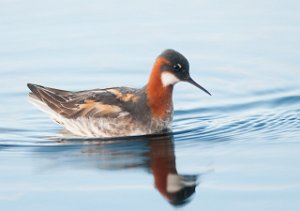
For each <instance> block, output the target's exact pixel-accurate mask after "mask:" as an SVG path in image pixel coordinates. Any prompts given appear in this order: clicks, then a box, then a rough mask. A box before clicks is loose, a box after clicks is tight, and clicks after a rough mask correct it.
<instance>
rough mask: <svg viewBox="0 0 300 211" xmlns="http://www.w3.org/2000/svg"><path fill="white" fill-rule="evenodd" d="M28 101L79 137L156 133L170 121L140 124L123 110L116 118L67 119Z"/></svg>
mask: <svg viewBox="0 0 300 211" xmlns="http://www.w3.org/2000/svg"><path fill="white" fill-rule="evenodd" d="M29 101H30V102H31V103H32V104H33V105H35V106H36V107H37V108H39V109H40V110H42V111H43V112H45V113H47V114H48V115H49V116H50V118H51V119H52V120H54V122H56V123H58V124H59V125H62V126H63V127H64V128H65V129H66V130H68V131H69V132H71V133H73V134H74V135H77V136H81V137H89V138H95V137H121V136H137V135H145V134H151V133H157V132H159V131H161V130H163V129H166V128H169V127H170V121H168V122H163V121H151V123H150V124H149V125H141V124H140V123H139V122H134V121H133V120H132V118H130V116H129V113H126V112H123V113H121V114H120V115H119V117H117V118H93V117H79V118H76V119H68V118H65V117H63V116H61V115H60V114H58V113H56V112H54V111H53V110H52V109H51V108H49V107H48V106H47V105H46V104H45V103H43V102H41V101H39V100H38V99H35V98H34V97H29Z"/></svg>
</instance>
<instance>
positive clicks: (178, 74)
mask: <svg viewBox="0 0 300 211" xmlns="http://www.w3.org/2000/svg"><path fill="white" fill-rule="evenodd" d="M158 59H163V61H160V64H161V65H160V71H161V80H162V83H163V85H164V86H169V85H174V84H175V83H177V82H179V81H186V82H189V83H191V84H193V85H194V86H196V87H198V88H200V89H201V90H203V91H204V92H206V93H207V94H209V95H211V94H210V93H209V92H208V91H207V90H206V89H204V88H203V87H202V86H200V85H199V84H198V83H196V82H195V81H194V80H193V79H192V78H191V76H190V72H189V70H190V65H189V62H188V60H187V59H186V58H185V57H184V56H183V55H182V54H181V53H179V52H177V51H175V50H172V49H168V50H165V51H164V52H162V54H160V55H159V57H158Z"/></svg>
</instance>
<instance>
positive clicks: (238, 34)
mask: <svg viewBox="0 0 300 211" xmlns="http://www.w3.org/2000/svg"><path fill="white" fill-rule="evenodd" d="M299 6H300V5H299V3H298V2H297V1H293V0H289V1H284V2H283V1H281V2H278V1H267V0H264V1H234V0H229V1H189V2H174V1H163V2H162V1H151V2H146V1H134V2H117V1H109V2H99V1H89V2H87V3H83V2H81V1H68V0H63V1H51V2H40V1H34V0H29V1H26V2H25V1H19V0H15V1H6V0H2V1H1V2H0V14H1V19H0V29H1V34H0V46H1V47H0V73H1V78H0V84H1V89H0V99H1V103H0V108H1V109H0V172H1V173H0V210H21V209H22V210H54V209H55V210H83V209H89V210H121V209H124V210H141V209H142V210H155V209H157V210H174V209H175V208H177V207H178V208H179V209H180V210H283V209H285V210H299V208H300V203H299V195H300V181H299V178H300V170H299V168H298V166H299V162H300V154H299V150H300V130H299V129H300V71H299V70H300V62H299V58H300V51H299V49H300V42H299V35H300V27H299V26H300V25H299V24H300V13H299V12H298V11H299V9H300V8H299ZM170 47H171V48H174V49H176V50H178V51H180V52H182V53H183V54H184V55H186V57H187V58H188V59H189V60H190V64H191V75H192V76H193V78H194V79H195V80H196V81H198V82H199V83H200V84H201V85H203V86H204V87H205V88H207V89H208V90H209V91H210V92H211V93H212V94H213V96H212V97H209V96H208V95H205V94H204V93H202V92H201V91H199V90H198V89H196V88H195V87H192V86H191V85H189V84H184V83H181V84H178V85H176V88H175V93H174V103H175V117H174V124H173V133H172V134H167V135H162V136H146V137H134V138H120V139H114V140H110V139H106V140H99V139H98V140H97V139H94V140H80V139H63V138H61V133H60V130H61V128H60V127H59V126H57V125H55V124H54V123H53V122H52V121H50V120H49V119H48V117H47V116H46V115H45V114H43V113H41V112H40V111H38V110H37V109H35V108H34V107H33V106H32V105H30V104H29V103H28V102H27V99H26V94H27V92H28V90H27V87H26V83H27V82H33V83H38V84H43V85H47V86H52V87H57V88H61V89H69V90H81V89H89V88H96V87H99V88H100V87H109V86H119V85H125V86H133V87H141V86H143V85H144V84H145V83H146V81H147V78H148V74H149V71H150V68H151V65H152V63H153V60H154V58H155V57H156V56H157V55H158V54H159V53H160V52H161V51H162V50H164V49H166V48H170ZM168 175H172V177H173V178H177V179H178V178H179V179H181V181H182V183H185V186H186V187H185V188H184V189H183V190H184V191H181V192H179V193H178V194H174V190H173V194H171V193H170V190H169V193H168V191H167V190H166V188H165V182H166V180H167V177H168ZM171 192H172V191H171Z"/></svg>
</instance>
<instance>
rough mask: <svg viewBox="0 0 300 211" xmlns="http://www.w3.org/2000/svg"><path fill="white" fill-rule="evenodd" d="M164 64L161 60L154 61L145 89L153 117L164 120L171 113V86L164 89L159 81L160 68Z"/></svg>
mask: <svg viewBox="0 0 300 211" xmlns="http://www.w3.org/2000/svg"><path fill="white" fill-rule="evenodd" d="M164 62H165V60H164V59H162V58H158V59H157V60H156V62H155V64H154V66H153V69H152V72H151V75H150V78H149V81H148V84H147V88H146V93H147V100H148V102H147V103H148V106H149V107H150V110H151V113H152V115H153V117H155V118H159V119H166V118H168V117H170V115H172V112H173V104H172V93H173V85H169V86H166V87H165V86H163V83H162V81H161V71H160V67H161V65H162V64H163V63H164Z"/></svg>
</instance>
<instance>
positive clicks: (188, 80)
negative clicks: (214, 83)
mask: <svg viewBox="0 0 300 211" xmlns="http://www.w3.org/2000/svg"><path fill="white" fill-rule="evenodd" d="M185 81H186V82H189V83H191V84H193V85H194V86H196V87H198V88H199V89H201V90H202V91H204V92H206V93H207V94H209V95H210V96H211V94H210V93H209V91H207V90H206V89H204V88H203V87H202V86H200V85H199V84H197V83H196V82H195V81H194V80H193V79H192V78H191V77H189V78H188V79H186V80H185Z"/></svg>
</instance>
